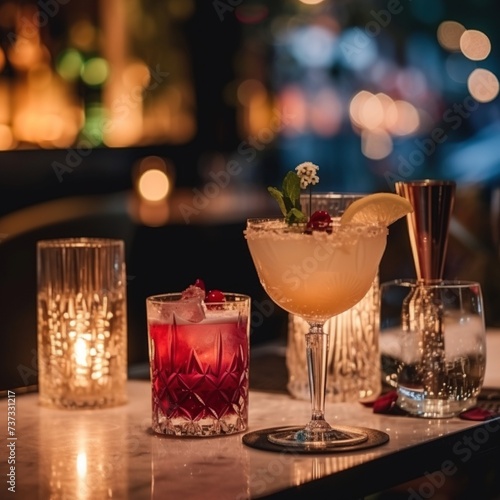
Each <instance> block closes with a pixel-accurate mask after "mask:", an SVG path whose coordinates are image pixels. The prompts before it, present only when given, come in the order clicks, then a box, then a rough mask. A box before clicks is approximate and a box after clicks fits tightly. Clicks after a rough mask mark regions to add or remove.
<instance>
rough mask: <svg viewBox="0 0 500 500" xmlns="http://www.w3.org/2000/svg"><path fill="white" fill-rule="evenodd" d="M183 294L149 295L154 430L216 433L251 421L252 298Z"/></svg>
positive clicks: (232, 430) (238, 429)
mask: <svg viewBox="0 0 500 500" xmlns="http://www.w3.org/2000/svg"><path fill="white" fill-rule="evenodd" d="M181 296H182V294H181V293H169V294H163V295H155V296H152V297H148V298H147V299H146V310H147V321H148V338H149V360H150V371H151V392H152V428H153V430H154V431H155V432H157V433H159V434H171V435H176V436H215V435H225V434H234V433H237V432H242V431H245V430H246V429H247V425H248V384H249V378H248V362H249V333H250V322H249V318H250V297H248V296H246V295H242V294H236V293H225V294H224V296H225V301H224V302H211V303H209V304H204V303H203V302H201V301H200V300H199V299H197V298H191V299H186V298H184V299H182V300H181Z"/></svg>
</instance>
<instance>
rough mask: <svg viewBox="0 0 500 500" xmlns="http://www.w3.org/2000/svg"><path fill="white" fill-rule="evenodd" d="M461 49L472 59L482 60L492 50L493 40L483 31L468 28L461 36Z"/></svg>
mask: <svg viewBox="0 0 500 500" xmlns="http://www.w3.org/2000/svg"><path fill="white" fill-rule="evenodd" d="M460 49H461V51H462V52H463V54H464V56H465V57H468V58H469V59H471V60H472V61H482V60H483V59H486V58H487V57H488V55H489V54H490V52H491V42H490V39H489V38H488V37H487V36H486V35H485V34H484V33H483V32H482V31H478V30H467V31H464V33H462V36H461V37H460Z"/></svg>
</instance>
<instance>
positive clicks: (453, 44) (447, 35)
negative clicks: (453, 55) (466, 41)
mask: <svg viewBox="0 0 500 500" xmlns="http://www.w3.org/2000/svg"><path fill="white" fill-rule="evenodd" d="M464 32H465V26H463V25H462V24H460V23H457V22H456V21H443V22H442V23H441V24H440V25H439V27H438V29H437V39H438V42H439V45H441V47H443V49H446V50H449V51H451V52H457V51H459V50H460V37H461V36H462V34H463V33H464Z"/></svg>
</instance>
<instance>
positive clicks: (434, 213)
mask: <svg viewBox="0 0 500 500" xmlns="http://www.w3.org/2000/svg"><path fill="white" fill-rule="evenodd" d="M395 187H396V192H397V193H398V194H399V195H400V196H403V197H404V198H406V199H407V200H408V201H409V202H410V203H411V204H412V206H413V212H412V213H410V214H408V215H407V216H406V217H407V223H408V232H409V236H410V243H411V249H412V253H413V260H414V263H415V269H416V273H417V279H418V280H423V281H429V280H436V279H442V278H443V273H444V264H445V258H446V249H447V246H448V230H449V225H450V219H451V213H452V210H453V204H454V201H455V188H456V185H455V182H453V181H446V180H443V181H442V180H431V179H426V180H417V181H399V182H396V184H395Z"/></svg>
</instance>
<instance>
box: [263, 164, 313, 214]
mask: <svg viewBox="0 0 500 500" xmlns="http://www.w3.org/2000/svg"><path fill="white" fill-rule="evenodd" d="M318 168H319V167H318V166H317V165H314V163H311V162H304V163H301V164H300V165H298V166H297V167H296V169H295V171H290V172H287V174H286V175H285V178H284V179H283V184H282V186H281V191H280V190H279V189H278V188H275V187H268V188H267V190H268V191H269V193H270V194H271V196H272V197H273V198H274V199H275V200H276V201H277V202H278V205H279V207H280V210H281V213H282V214H283V215H284V217H285V220H286V222H287V224H298V223H302V222H307V216H306V215H305V214H304V212H302V206H301V204H300V190H301V188H303V189H305V188H306V187H308V186H310V185H312V184H316V183H317V182H318V181H319V177H318V176H317V175H316V174H317V171H318Z"/></svg>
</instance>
